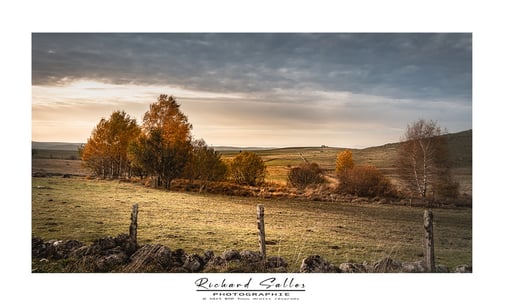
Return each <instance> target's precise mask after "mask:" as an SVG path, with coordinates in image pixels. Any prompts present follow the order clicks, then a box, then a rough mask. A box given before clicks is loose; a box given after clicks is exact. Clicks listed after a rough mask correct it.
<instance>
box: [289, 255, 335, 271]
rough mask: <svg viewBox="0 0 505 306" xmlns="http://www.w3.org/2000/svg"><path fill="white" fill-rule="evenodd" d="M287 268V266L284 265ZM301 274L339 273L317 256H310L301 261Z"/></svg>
mask: <svg viewBox="0 0 505 306" xmlns="http://www.w3.org/2000/svg"><path fill="white" fill-rule="evenodd" d="M286 266H287V265H286ZM300 272H301V273H331V272H339V271H338V269H336V268H335V266H334V265H333V264H331V263H329V262H327V261H326V260H325V259H324V258H322V257H321V256H319V255H311V256H309V257H307V258H304V259H303V260H302V265H301V266H300Z"/></svg>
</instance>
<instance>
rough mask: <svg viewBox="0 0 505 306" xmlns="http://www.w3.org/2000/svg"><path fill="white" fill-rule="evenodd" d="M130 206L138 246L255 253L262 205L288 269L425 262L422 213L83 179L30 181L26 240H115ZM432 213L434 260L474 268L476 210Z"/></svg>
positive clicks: (274, 247)
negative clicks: (317, 258)
mask: <svg viewBox="0 0 505 306" xmlns="http://www.w3.org/2000/svg"><path fill="white" fill-rule="evenodd" d="M265 154H268V152H265ZM332 154H333V153H332ZM264 156H268V155H264ZM306 157H310V153H309V152H307V156H306ZM133 203H138V204H139V229H138V230H139V232H138V237H139V240H140V241H139V242H140V243H141V244H145V243H160V244H163V245H166V246H168V247H170V248H171V249H177V248H182V249H184V250H185V251H186V252H188V253H193V252H194V253H199V254H201V253H203V251H204V250H207V249H211V250H214V251H215V252H216V253H218V254H219V253H220V252H222V251H224V250H226V249H237V250H244V249H251V250H256V249H258V243H257V230H256V215H255V212H256V205H257V204H263V205H265V214H266V215H265V224H266V235H267V253H268V255H279V256H282V257H284V258H285V259H286V260H287V261H288V263H289V269H290V271H295V270H297V269H298V268H299V266H300V264H301V260H302V259H303V258H304V257H306V256H308V255H313V254H319V255H321V256H323V257H324V258H326V259H327V260H329V261H330V262H333V263H336V264H339V263H341V262H351V261H353V262H362V261H368V262H371V261H374V260H378V259H380V258H382V257H384V256H392V257H393V258H395V259H399V260H404V261H416V260H419V259H421V257H422V243H421V239H422V237H423V228H422V215H423V210H422V209H420V208H409V207H406V206H393V205H372V204H366V205H363V204H360V205H356V204H348V203H323V202H310V201H287V200H286V201H284V200H261V199H256V198H245V197H230V196H219V195H202V194H195V193H176V192H169V191H164V190H156V189H150V188H146V187H143V186H141V185H135V184H132V183H123V182H119V181H105V180H86V179H84V178H70V179H65V178H61V177H53V178H33V179H32V233H33V235H36V236H39V237H42V238H43V239H45V240H47V239H77V240H80V241H83V242H86V243H89V242H91V241H93V240H94V239H97V238H99V237H103V236H108V235H110V236H115V235H117V234H118V233H121V232H128V226H129V217H130V210H131V205H132V204H133ZM434 216H435V217H434V219H435V251H436V259H437V263H438V264H444V265H447V266H448V267H449V268H453V267H455V266H457V265H461V264H471V263H472V210H471V209H435V210H434Z"/></svg>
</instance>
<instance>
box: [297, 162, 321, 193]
mask: <svg viewBox="0 0 505 306" xmlns="http://www.w3.org/2000/svg"><path fill="white" fill-rule="evenodd" d="M324 182H325V179H324V177H323V170H322V169H321V168H320V167H319V165H318V164H316V163H312V164H308V163H305V164H300V165H299V166H298V167H294V168H291V169H290V170H289V172H288V184H289V185H291V186H294V187H296V188H300V189H303V188H305V187H307V186H309V185H312V184H321V183H324Z"/></svg>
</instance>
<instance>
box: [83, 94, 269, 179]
mask: <svg viewBox="0 0 505 306" xmlns="http://www.w3.org/2000/svg"><path fill="white" fill-rule="evenodd" d="M191 129H192V126H191V124H190V123H189V121H188V118H187V116H186V115H185V114H184V113H183V112H182V111H181V110H180V105H179V104H178V103H177V102H176V100H175V98H174V97H173V96H167V95H160V96H159V98H158V101H157V102H156V103H153V104H151V105H150V107H149V111H147V112H146V113H145V115H144V117H143V120H142V124H141V125H140V126H139V125H138V124H137V122H136V120H135V119H132V118H130V116H129V115H127V114H126V113H125V112H124V111H115V112H113V113H112V115H111V116H110V118H109V119H105V118H103V119H101V120H100V122H99V123H98V125H97V126H96V127H95V128H94V129H93V132H92V134H91V137H90V138H88V141H87V143H86V144H85V145H84V146H83V147H81V148H80V150H79V153H80V155H81V158H82V161H83V164H84V166H85V167H87V168H89V169H91V171H92V172H93V173H94V174H95V175H97V176H101V177H103V178H123V177H131V176H140V177H141V178H143V177H148V176H149V177H154V178H156V180H157V185H158V186H164V187H166V188H170V184H171V182H172V181H173V180H174V179H176V178H187V179H191V180H200V181H202V182H203V184H205V183H206V182H209V181H220V180H224V179H226V177H227V175H228V174H229V176H230V177H231V178H232V179H233V180H234V181H235V182H237V183H239V184H249V185H257V184H260V183H262V182H263V180H264V177H265V173H266V167H265V165H264V163H263V161H262V160H261V158H260V157H258V156H257V155H256V154H254V153H251V152H243V153H241V154H238V155H237V156H236V157H235V158H234V159H233V161H232V162H231V165H230V167H229V169H228V167H227V165H226V164H225V162H224V161H223V160H222V159H221V155H220V154H219V153H218V152H216V151H214V149H213V148H211V147H209V146H208V145H207V144H206V143H205V141H204V140H203V139H200V140H193V138H192V135H191Z"/></svg>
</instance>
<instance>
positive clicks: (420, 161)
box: [398, 119, 457, 198]
mask: <svg viewBox="0 0 505 306" xmlns="http://www.w3.org/2000/svg"><path fill="white" fill-rule="evenodd" d="M444 134H446V131H443V130H442V129H441V128H440V126H438V124H437V123H436V122H434V121H432V120H430V121H426V120H424V119H420V120H418V121H416V122H414V123H412V124H409V125H408V126H407V129H406V131H405V134H404V136H403V138H402V141H403V142H402V143H401V145H400V147H399V149H398V170H399V174H400V177H401V179H402V180H403V182H405V184H406V186H407V188H408V189H409V190H410V191H411V192H412V193H414V194H417V195H418V196H419V197H421V198H426V197H427V195H428V194H429V191H431V193H432V194H435V193H436V192H438V191H440V192H441V193H446V194H447V193H448V192H447V188H449V189H451V188H452V189H453V191H454V189H457V184H456V183H455V182H454V181H453V180H452V176H451V171H450V170H451V165H450V162H449V151H448V144H447V138H446V137H443V135H444ZM444 189H445V190H444ZM456 193H457V192H456ZM453 194H454V192H453Z"/></svg>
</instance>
